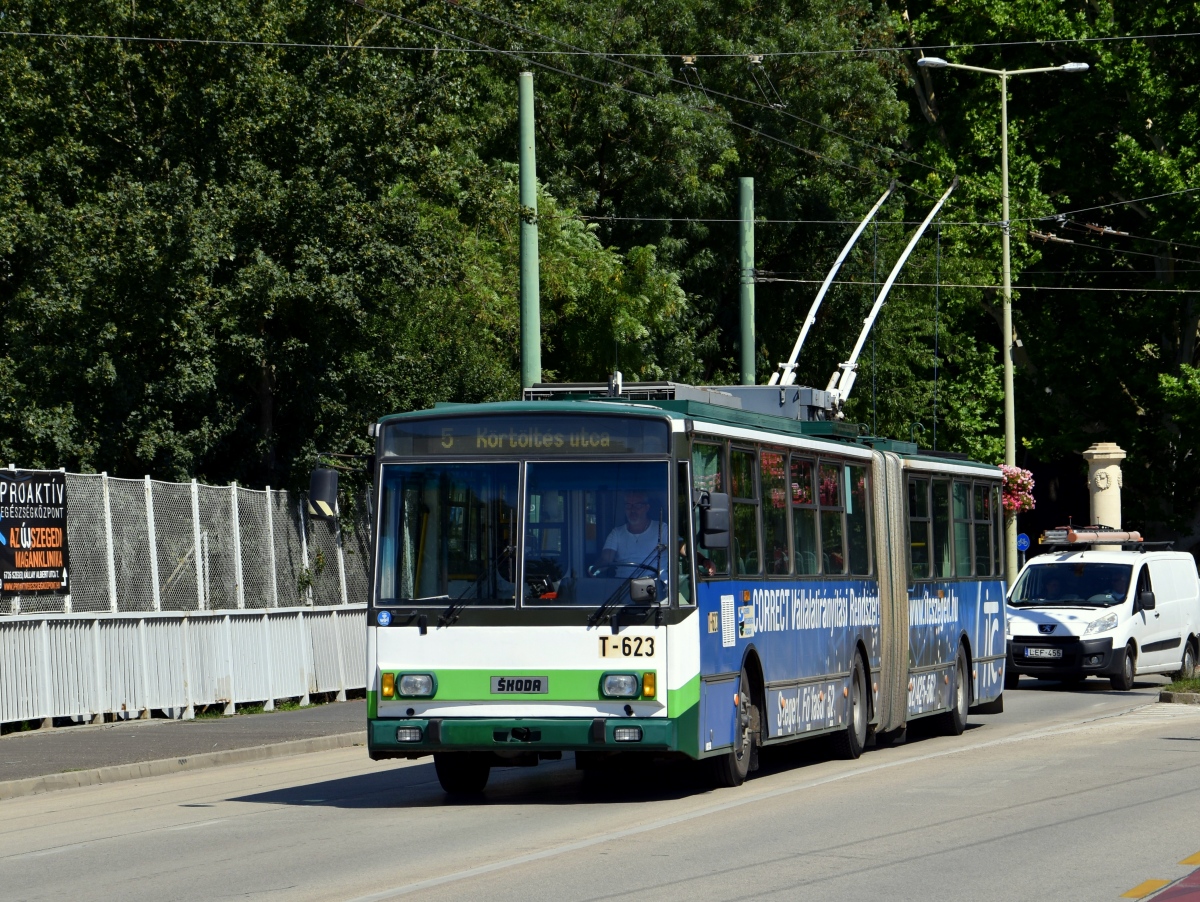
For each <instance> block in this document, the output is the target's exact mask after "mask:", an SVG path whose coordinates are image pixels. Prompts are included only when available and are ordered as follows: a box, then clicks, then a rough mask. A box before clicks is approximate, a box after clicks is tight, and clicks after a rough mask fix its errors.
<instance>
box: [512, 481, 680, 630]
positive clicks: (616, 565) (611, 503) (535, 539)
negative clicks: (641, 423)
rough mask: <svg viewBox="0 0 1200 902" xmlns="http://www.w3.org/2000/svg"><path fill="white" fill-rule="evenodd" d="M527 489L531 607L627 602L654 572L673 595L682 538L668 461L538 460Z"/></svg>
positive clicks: (659, 591)
mask: <svg viewBox="0 0 1200 902" xmlns="http://www.w3.org/2000/svg"><path fill="white" fill-rule="evenodd" d="M526 489H527V498H526V502H525V505H526V507H525V547H524V556H525V559H524V563H525V568H524V572H525V595H524V603H525V604H545V605H574V604H580V605H592V606H595V605H600V604H603V603H604V602H605V601H606V600H608V599H609V598H610V597H612V596H614V594H615V595H616V598H615V599H614V602H615V603H627V602H628V601H629V595H628V591H627V588H626V584H627V583H628V581H629V580H630V579H631V578H646V577H651V578H653V579H654V580H655V584H656V597H657V598H658V599H660V600H664V601H665V600H666V598H667V578H668V571H669V569H670V567H671V566H672V565H675V563H676V562H677V560H678V557H679V546H680V542H679V539H678V537H677V532H676V527H675V526H673V525H672V524H671V522H670V494H669V491H670V484H669V469H668V465H667V464H666V463H665V462H657V461H646V462H630V463H618V462H615V461H614V462H607V461H606V462H590V463H583V462H580V463H568V462H562V463H531V464H529V468H528V470H527V475H526ZM622 594H624V598H623V599H622V598H621V597H620V596H621V595H622Z"/></svg>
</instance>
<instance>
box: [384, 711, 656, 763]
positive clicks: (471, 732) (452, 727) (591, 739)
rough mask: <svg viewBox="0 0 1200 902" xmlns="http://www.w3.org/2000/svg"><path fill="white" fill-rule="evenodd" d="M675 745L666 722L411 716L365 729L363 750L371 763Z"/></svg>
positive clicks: (618, 718)
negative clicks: (441, 755)
mask: <svg viewBox="0 0 1200 902" xmlns="http://www.w3.org/2000/svg"><path fill="white" fill-rule="evenodd" d="M634 728H636V729H637V730H640V731H641V732H640V737H641V738H640V739H631V738H630V737H631V736H634V735H638V734H637V733H636V732H635V730H634ZM415 731H419V732H415ZM619 737H620V738H619ZM677 740H678V737H677V736H676V726H675V721H674V720H672V719H669V718H665V717H656V718H648V717H607V718H606V717H600V718H595V719H592V718H553V719H551V718H545V719H537V718H513V717H510V718H471V717H454V718H450V717H445V718H418V717H411V718H377V719H373V720H370V721H368V724H367V749H368V751H369V753H370V755H371V758H372V759H374V760H378V759H380V758H404V757H409V756H412V757H418V756H421V755H428V754H430V753H432V752H498V753H501V754H506V753H507V754H512V753H518V754H519V753H537V752H565V751H571V752H576V751H594V752H601V751H603V752H618V751H629V752H635V751H670V750H674V749H676V748H678V741H677Z"/></svg>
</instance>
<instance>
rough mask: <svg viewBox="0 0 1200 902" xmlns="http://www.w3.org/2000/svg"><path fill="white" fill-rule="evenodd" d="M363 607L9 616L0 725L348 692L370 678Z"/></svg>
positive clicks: (0, 625) (172, 712)
mask: <svg viewBox="0 0 1200 902" xmlns="http://www.w3.org/2000/svg"><path fill="white" fill-rule="evenodd" d="M365 616H366V615H365V613H364V611H363V606H361V605H356V606H353V607H351V608H341V607H324V608H309V607H303V608H291V609H282V608H281V609H276V610H266V611H245V610H243V611H231V612H214V611H200V612H193V613H190V614H170V613H163V614H112V613H107V612H106V613H101V614H94V615H87V614H45V615H42V616H34V617H11V618H3V619H0V722H4V723H8V722H13V721H31V720H43V721H46V722H47V723H49V722H50V721H52V719H53V718H55V717H62V718H65V717H70V718H74V719H76V720H80V719H83V720H87V719H97V718H100V717H103V716H104V715H106V714H117V715H122V716H143V717H149V716H151V715H152V714H153V713H161V714H163V715H165V716H167V717H184V718H189V717H191V716H193V714H194V712H195V708H196V706H199V705H207V706H211V705H222V706H223V707H224V710H225V713H227V714H232V713H234V707H235V705H237V704H240V703H243V702H265V703H266V707H267V708H268V709H270V708H272V707H274V702H275V700H276V699H283V698H298V699H300V703H301V704H308V703H309V696H310V695H311V694H313V693H318V692H321V693H330V694H336V696H337V697H338V698H339V699H344V698H345V697H346V690H348V689H361V688H363V687H364V685H365V682H364V681H365V678H366V641H365V637H366V622H365Z"/></svg>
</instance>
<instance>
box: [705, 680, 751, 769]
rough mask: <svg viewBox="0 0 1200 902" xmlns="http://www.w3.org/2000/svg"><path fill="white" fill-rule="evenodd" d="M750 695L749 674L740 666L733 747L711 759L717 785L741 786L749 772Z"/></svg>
mask: <svg viewBox="0 0 1200 902" xmlns="http://www.w3.org/2000/svg"><path fill="white" fill-rule="evenodd" d="M752 707H753V706H752V703H751V696H750V675H749V674H748V673H746V668H745V667H743V668H742V673H741V676H740V677H739V678H738V694H737V723H736V724H734V733H733V749H732V750H731V751H728V752H726V753H725V754H723V755H720V756H718V757H716V758H713V759H712V769H713V780H714V781H715V782H716V784H717V785H718V786H741V785H742V784H743V783H744V782H746V775H747V774H749V773H750V762H751V758H752V757H753V756H754V725H753V723H752V720H753V715H754V711H753V710H752Z"/></svg>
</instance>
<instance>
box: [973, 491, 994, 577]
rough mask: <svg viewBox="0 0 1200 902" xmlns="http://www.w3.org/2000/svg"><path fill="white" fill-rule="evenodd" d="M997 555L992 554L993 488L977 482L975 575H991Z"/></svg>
mask: <svg viewBox="0 0 1200 902" xmlns="http://www.w3.org/2000/svg"><path fill="white" fill-rule="evenodd" d="M994 562H995V556H994V555H993V554H992V489H991V487H990V486H988V485H985V484H983V483H980V482H977V483H975V575H976V576H991V575H992V574H993V573H994V572H995V571H994V570H993V569H992V568H993V564H994Z"/></svg>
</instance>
